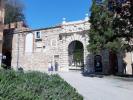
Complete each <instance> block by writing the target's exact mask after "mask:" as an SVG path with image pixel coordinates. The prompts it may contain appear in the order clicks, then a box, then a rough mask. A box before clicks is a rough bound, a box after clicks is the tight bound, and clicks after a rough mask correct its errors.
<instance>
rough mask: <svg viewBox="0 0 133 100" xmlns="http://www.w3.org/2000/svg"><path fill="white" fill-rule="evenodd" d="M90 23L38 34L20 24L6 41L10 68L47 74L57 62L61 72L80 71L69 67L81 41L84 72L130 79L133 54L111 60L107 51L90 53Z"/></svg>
mask: <svg viewBox="0 0 133 100" xmlns="http://www.w3.org/2000/svg"><path fill="white" fill-rule="evenodd" d="M88 20H89V18H88V19H87V18H85V19H84V20H80V21H73V22H66V21H64V20H63V23H62V24H60V25H57V26H53V27H48V28H41V29H35V30H31V29H29V28H27V27H25V26H24V24H23V22H20V23H19V22H18V23H17V27H15V28H13V29H14V30H13V32H12V33H13V34H10V33H9V32H7V34H6V35H5V37H4V41H5V42H4V47H5V48H7V50H9V49H10V54H11V58H10V65H11V67H12V68H14V69H18V68H20V67H21V68H23V70H25V71H29V70H32V71H42V72H45V71H47V70H48V65H49V63H51V64H52V65H53V66H54V64H55V62H58V67H59V68H58V70H59V71H70V69H73V70H77V69H78V68H77V66H75V67H73V66H70V63H69V62H70V59H69V45H70V44H71V43H72V42H74V41H79V42H80V43H81V44H82V45H83V69H84V71H85V72H87V73H101V74H114V73H115V74H130V75H131V74H132V67H131V62H132V59H131V58H132V55H131V54H130V53H125V54H123V53H118V54H112V56H110V55H109V52H108V51H101V53H100V54H98V55H93V54H91V53H89V52H88V51H87V45H88V41H89V37H88V32H89V29H90V23H89V21H88ZM13 25H14V24H12V26H13ZM7 27H8V26H7ZM9 40H10V42H9ZM7 41H8V42H7ZM10 43H11V44H10ZM9 44H10V45H9ZM4 51H5V50H4ZM109 59H111V61H110V60H109ZM124 61H125V62H126V63H127V66H126V68H125V67H124V66H123V65H124V64H123V62H124ZM71 65H73V64H71ZM112 66H114V67H112ZM124 70H126V73H125V71H124Z"/></svg>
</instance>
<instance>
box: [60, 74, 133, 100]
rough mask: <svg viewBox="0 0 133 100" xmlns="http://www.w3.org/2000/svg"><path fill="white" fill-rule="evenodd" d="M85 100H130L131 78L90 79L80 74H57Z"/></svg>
mask: <svg viewBox="0 0 133 100" xmlns="http://www.w3.org/2000/svg"><path fill="white" fill-rule="evenodd" d="M59 75H60V76H61V77H62V78H63V79H65V80H66V81H67V82H68V83H69V84H71V85H72V86H73V87H74V88H76V89H77V90H78V92H79V93H80V94H81V95H83V96H84V99H85V100H132V97H133V78H122V77H116V76H103V77H90V76H86V77H85V76H83V75H82V74H81V72H66V73H61V72H60V73H59Z"/></svg>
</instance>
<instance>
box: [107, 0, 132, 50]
mask: <svg viewBox="0 0 133 100" xmlns="http://www.w3.org/2000/svg"><path fill="white" fill-rule="evenodd" d="M109 3H110V5H111V8H112V11H113V12H114V19H113V30H114V32H115V34H116V35H117V37H120V38H122V39H123V40H124V42H125V43H124V44H123V48H124V49H125V50H126V51H131V48H132V45H131V43H130V42H132V38H133V10H132V9H133V0H110V1H109Z"/></svg>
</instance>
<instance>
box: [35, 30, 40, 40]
mask: <svg viewBox="0 0 133 100" xmlns="http://www.w3.org/2000/svg"><path fill="white" fill-rule="evenodd" d="M35 39H41V32H40V31H37V32H35Z"/></svg>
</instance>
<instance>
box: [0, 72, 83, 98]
mask: <svg viewBox="0 0 133 100" xmlns="http://www.w3.org/2000/svg"><path fill="white" fill-rule="evenodd" d="M0 100H83V97H82V96H81V95H79V94H78V93H77V92H76V90H75V89H74V88H72V87H71V86H70V85H69V84H68V83H67V82H65V81H64V80H63V79H61V78H60V77H59V76H58V75H50V76H49V75H47V74H45V73H40V72H29V73H23V72H15V71H12V70H0Z"/></svg>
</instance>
